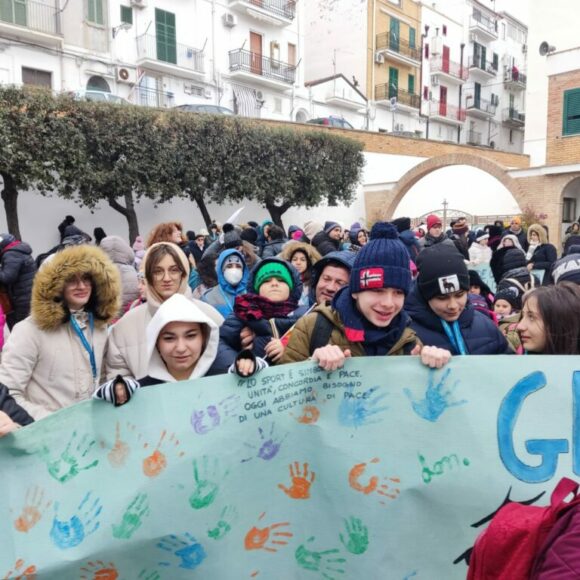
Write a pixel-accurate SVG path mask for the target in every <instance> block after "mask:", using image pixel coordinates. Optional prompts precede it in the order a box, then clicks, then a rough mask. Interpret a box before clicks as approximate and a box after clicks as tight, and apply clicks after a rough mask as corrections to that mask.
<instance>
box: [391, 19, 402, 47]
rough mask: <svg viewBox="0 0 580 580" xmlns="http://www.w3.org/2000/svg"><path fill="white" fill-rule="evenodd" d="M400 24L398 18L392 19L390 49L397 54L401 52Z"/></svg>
mask: <svg viewBox="0 0 580 580" xmlns="http://www.w3.org/2000/svg"><path fill="white" fill-rule="evenodd" d="M400 24H401V23H400V22H399V21H398V20H397V19H396V18H393V17H391V22H390V24H389V27H390V28H389V48H390V49H391V50H394V51H395V52H399V38H400V36H399V29H400Z"/></svg>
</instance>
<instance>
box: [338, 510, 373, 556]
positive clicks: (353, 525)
mask: <svg viewBox="0 0 580 580" xmlns="http://www.w3.org/2000/svg"><path fill="white" fill-rule="evenodd" d="M344 525H345V527H346V536H347V537H346V538H345V537H344V536H343V535H342V534H340V541H341V542H342V545H343V546H344V547H345V548H346V549H347V550H348V551H349V552H350V553H351V554H355V555H360V554H364V553H365V552H366V551H367V548H368V547H369V531H368V529H367V527H366V526H365V525H363V523H362V522H361V521H360V520H359V519H358V518H353V517H351V518H349V519H348V520H344Z"/></svg>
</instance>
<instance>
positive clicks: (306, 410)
mask: <svg viewBox="0 0 580 580" xmlns="http://www.w3.org/2000/svg"><path fill="white" fill-rule="evenodd" d="M307 401H308V399H307ZM322 402H323V403H326V401H322ZM317 403H318V393H317V392H316V390H315V389H313V390H312V397H311V399H310V401H308V402H307V404H306V405H304V406H303V407H302V409H301V410H300V415H299V416H298V417H296V416H295V415H294V413H292V412H291V413H290V415H292V417H294V418H295V419H296V421H298V423H301V424H302V425H314V424H315V423H316V422H317V421H318V419H319V418H320V409H319V408H318V407H317V406H316V404H317Z"/></svg>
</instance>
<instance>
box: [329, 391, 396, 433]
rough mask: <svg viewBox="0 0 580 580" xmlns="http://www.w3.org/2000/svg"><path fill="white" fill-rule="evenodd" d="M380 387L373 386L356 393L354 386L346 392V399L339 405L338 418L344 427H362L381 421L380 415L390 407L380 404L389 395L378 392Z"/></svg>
mask: <svg viewBox="0 0 580 580" xmlns="http://www.w3.org/2000/svg"><path fill="white" fill-rule="evenodd" d="M379 389H380V387H371V388H370V389H367V390H366V391H364V392H363V393H355V392H354V386H350V387H348V388H347V389H346V390H345V392H344V399H343V400H342V401H341V403H340V406H339V407H338V420H339V422H340V424H341V425H342V426H343V427H355V428H357V427H362V426H363V425H372V424H373V423H380V422H381V419H380V418H379V417H378V415H379V414H380V413H382V412H384V411H386V410H387V409H388V407H387V406H383V407H381V406H379V405H380V403H381V401H383V400H384V399H385V398H386V397H387V393H383V394H376V395H375V393H376V392H377V391H378V390H379Z"/></svg>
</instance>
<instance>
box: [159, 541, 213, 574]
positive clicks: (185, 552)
mask: <svg viewBox="0 0 580 580" xmlns="http://www.w3.org/2000/svg"><path fill="white" fill-rule="evenodd" d="M157 547H158V548H160V549H161V550H165V551H166V552H170V553H171V554H173V555H174V556H176V557H177V558H178V562H174V563H177V565H178V566H179V567H180V568H184V569H186V570H195V569H196V568H197V567H198V566H199V565H200V564H201V563H202V562H203V561H204V560H205V558H206V556H207V554H206V553H205V550H204V549H203V546H202V545H201V544H200V543H199V542H198V541H197V540H196V539H195V538H194V537H193V536H192V535H191V534H189V533H187V534H185V536H183V539H181V538H179V537H177V536H175V535H173V534H171V535H170V536H165V537H164V538H161V540H159V543H158V544H157ZM159 565H160V566H171V565H172V563H171V562H168V561H164V562H159Z"/></svg>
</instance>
